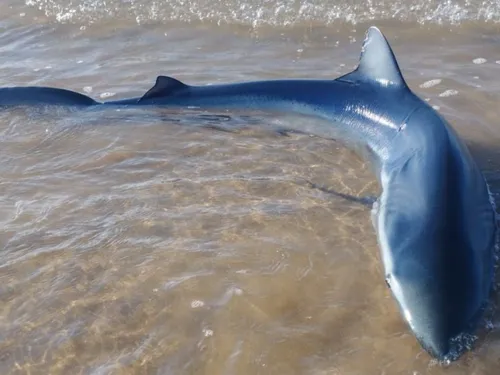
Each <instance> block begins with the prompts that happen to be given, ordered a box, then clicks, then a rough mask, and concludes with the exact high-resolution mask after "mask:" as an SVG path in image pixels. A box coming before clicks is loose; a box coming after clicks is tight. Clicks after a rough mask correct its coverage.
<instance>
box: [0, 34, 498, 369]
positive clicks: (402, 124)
mask: <svg viewBox="0 0 500 375" xmlns="http://www.w3.org/2000/svg"><path fill="white" fill-rule="evenodd" d="M35 89H36V90H39V91H37V92H36V93H37V96H38V98H35V97H33V96H31V93H34V91H30V90H35ZM6 90H7V91H6ZM8 90H10V91H8ZM44 95H46V96H45V97H44ZM7 97H8V98H7ZM42 98H45V99H42ZM16 101H17V102H16ZM16 103H20V104H27V105H32V104H36V103H40V104H61V105H76V106H84V107H90V106H131V105H134V106H135V105H153V106H166V107H199V108H202V109H206V108H221V109H252V108H253V109H259V110H266V109H269V110H278V111H284V112H290V111H293V112H298V113H303V114H308V115H315V116H319V117H321V118H324V119H326V120H328V121H329V122H330V123H331V127H332V130H335V133H340V134H343V135H344V136H345V139H347V140H349V141H354V142H355V143H357V144H360V145H362V147H365V148H367V149H368V151H369V155H370V157H371V159H372V161H373V165H374V167H375V173H376V175H377V178H378V181H379V183H380V186H381V188H382V193H381V195H380V197H379V198H378V200H377V202H376V204H375V205H374V208H373V210H372V219H373V223H374V227H375V230H376V233H377V238H378V243H379V247H380V250H381V258H382V261H383V265H384V270H385V280H386V282H387V284H388V285H389V287H390V288H391V291H392V294H393V296H394V297H395V299H396V301H397V303H398V305H399V308H400V311H401V314H402V316H403V318H404V319H405V320H406V322H407V323H408V325H409V327H410V328H411V330H412V331H413V333H414V334H415V336H416V338H417V339H418V341H419V342H420V344H421V345H422V347H423V348H424V349H425V350H426V351H427V352H428V353H429V354H431V355H432V356H433V357H435V358H437V359H440V360H454V359H457V358H458V357H459V356H460V355H461V354H462V352H463V350H464V349H463V345H460V338H461V337H463V336H464V334H466V333H471V332H472V331H473V330H474V329H475V327H476V325H477V321H478V319H479V317H480V316H481V312H482V311H483V308H484V306H485V303H486V302H487V301H488V297H489V293H490V290H491V287H492V280H493V261H494V257H493V253H494V252H493V250H494V247H495V240H496V217H495V211H494V207H493V205H492V201H491V199H490V194H489V191H488V187H487V184H486V182H485V179H484V177H483V175H482V173H481V172H480V170H479V168H478V167H477V165H476V164H475V162H474V160H473V159H472V157H471V155H470V154H469V152H468V150H467V148H466V146H465V145H464V143H463V142H462V141H461V140H460V138H459V137H458V135H457V134H456V133H455V131H454V130H453V129H452V128H451V126H450V125H449V124H448V123H447V121H446V120H445V119H444V118H443V117H441V116H440V115H439V114H438V113H437V112H436V111H435V110H434V109H433V108H431V107H430V106H429V105H428V104H427V103H425V102H424V101H422V100H421V99H420V98H419V97H418V96H416V95H415V94H414V93H413V92H412V91H411V90H410V89H409V87H408V86H407V84H406V83H405V81H404V79H403V76H402V74H401V72H400V69H399V67H398V64H397V62H396V59H395V56H394V54H393V52H392V50H391V47H390V46H389V44H388V42H387V40H386V39H385V37H384V36H383V34H382V33H381V32H380V31H379V30H378V29H377V28H375V27H372V28H370V29H369V30H368V32H367V35H366V39H365V41H364V44H363V48H362V54H361V58H360V62H359V65H358V67H357V68H356V69H355V70H354V71H353V72H351V73H349V74H346V75H344V76H342V77H339V78H337V79H333V80H278V81H256V82H244V83H235V84H225V85H210V86H190V85H186V84H184V83H182V82H180V81H178V80H176V79H174V78H171V77H165V76H160V77H158V78H157V81H156V84H155V86H154V87H153V88H152V89H150V90H149V91H148V92H147V93H146V94H145V95H144V96H142V97H140V98H131V99H125V100H118V101H110V102H105V103H99V102H96V101H94V100H93V99H91V98H88V97H86V96H84V95H81V94H77V93H72V92H68V91H66V90H60V89H51V88H4V89H0V106H2V105H4V106H5V105H15V104H16ZM325 132H326V133H328V129H325ZM319 135H324V134H319Z"/></svg>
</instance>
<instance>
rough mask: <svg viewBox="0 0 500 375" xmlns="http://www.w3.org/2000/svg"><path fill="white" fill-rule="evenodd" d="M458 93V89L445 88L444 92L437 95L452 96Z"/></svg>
mask: <svg viewBox="0 0 500 375" xmlns="http://www.w3.org/2000/svg"><path fill="white" fill-rule="evenodd" d="M457 94H458V91H457V90H451V89H450V90H446V91H444V92H442V93H441V94H439V96H440V97H441V98H446V97H448V96H454V95H457Z"/></svg>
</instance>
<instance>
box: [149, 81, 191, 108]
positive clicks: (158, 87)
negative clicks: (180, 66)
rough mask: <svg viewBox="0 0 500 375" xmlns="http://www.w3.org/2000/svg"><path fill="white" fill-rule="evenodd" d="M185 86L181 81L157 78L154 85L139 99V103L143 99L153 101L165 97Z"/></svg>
mask: <svg viewBox="0 0 500 375" xmlns="http://www.w3.org/2000/svg"><path fill="white" fill-rule="evenodd" d="M186 87H187V85H186V84H184V83H182V82H181V81H179V80H177V79H175V78H172V77H167V76H158V77H157V78H156V83H155V85H154V86H153V87H152V88H151V89H149V91H148V92H146V93H145V94H144V95H143V96H142V98H140V99H139V102H141V101H142V100H145V99H153V98H159V97H165V96H169V95H171V94H173V93H174V92H176V91H178V90H180V89H183V88H186Z"/></svg>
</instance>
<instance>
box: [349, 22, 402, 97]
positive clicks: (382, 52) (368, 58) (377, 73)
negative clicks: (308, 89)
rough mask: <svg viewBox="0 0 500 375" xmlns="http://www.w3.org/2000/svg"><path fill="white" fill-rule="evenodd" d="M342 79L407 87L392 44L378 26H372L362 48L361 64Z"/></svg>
mask: <svg viewBox="0 0 500 375" xmlns="http://www.w3.org/2000/svg"><path fill="white" fill-rule="evenodd" d="M341 79H344V80H356V81H372V82H377V83H379V84H380V85H382V86H400V87H406V82H405V80H404V78H403V75H402V74H401V71H400V69H399V66H398V63H397V61H396V57H395V56H394V53H393V52H392V49H391V46H390V45H389V43H388V42H387V39H386V38H385V37H384V35H383V34H382V32H381V31H380V30H379V29H378V28H377V27H374V26H372V27H370V28H369V29H368V31H367V32H366V38H365V40H364V42H363V47H362V48H361V57H360V58H359V65H358V67H357V68H356V70H354V71H353V72H352V73H349V74H347V75H345V76H343V77H341Z"/></svg>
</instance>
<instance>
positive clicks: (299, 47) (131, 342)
mask: <svg viewBox="0 0 500 375" xmlns="http://www.w3.org/2000/svg"><path fill="white" fill-rule="evenodd" d="M153 3H154V4H156V5H152V4H153ZM210 4H212V5H210ZM328 4H329V3H328V2H325V1H323V2H320V1H311V2H307V3H306V2H300V3H299V2H286V1H284V2H277V3H276V4H274V3H273V4H270V3H267V2H259V1H253V2H225V3H220V2H215V3H211V2H204V1H198V2H189V3H188V2H181V1H176V2H175V1H173V2H168V4H166V3H162V2H146V1H143V2H140V1H118V0H111V1H106V2H104V1H86V0H79V1H62V0H61V1H59V0H44V1H41V0H40V1H37V0H28V1H26V3H23V2H19V1H7V2H4V3H3V5H0V14H1V15H2V16H0V17H1V18H0V27H1V28H2V33H1V34H0V53H1V56H2V59H1V60H0V71H1V76H0V85H2V86H11V85H28V84H36V85H49V86H56V87H64V88H68V89H73V90H76V91H78V92H82V93H87V94H88V95H90V96H92V97H94V98H96V99H100V98H113V99H115V98H125V97H129V96H138V95H141V94H143V93H144V92H145V91H146V90H147V89H149V88H150V87H151V86H152V85H153V83H154V79H155V77H156V76H157V75H159V74H167V75H171V76H174V77H176V78H178V79H181V80H183V81H185V82H186V83H192V84H208V83H217V82H233V81H240V80H251V79H270V78H294V77H298V78H332V77H336V76H338V75H340V74H343V73H346V72H348V71H350V70H351V69H352V68H353V67H354V66H355V65H356V64H357V60H358V56H359V52H360V47H361V41H362V39H363V35H364V32H365V31H366V28H367V27H368V26H369V25H372V24H375V25H378V26H380V27H381V29H382V30H383V32H384V33H385V34H386V35H387V37H388V39H389V41H390V42H391V44H392V46H393V48H394V51H395V53H396V56H397V57H398V60H399V63H400V66H401V68H402V70H403V73H404V75H405V78H406V79H407V82H408V83H409V85H410V86H411V88H412V89H413V90H414V91H415V92H417V93H418V94H419V95H420V96H421V97H422V98H425V99H428V100H429V101H430V103H431V104H432V105H434V106H435V107H436V108H437V109H438V110H439V112H440V113H442V114H443V115H444V116H445V117H446V118H447V119H448V120H449V121H450V122H451V123H452V124H453V126H454V127H455V128H456V129H457V130H458V131H459V133H460V134H461V135H462V137H463V138H464V139H465V140H466V142H467V143H468V144H469V145H470V148H471V151H472V152H473V154H474V156H475V157H476V160H477V162H478V164H479V165H480V166H481V168H482V170H483V171H484V173H485V175H486V177H487V179H488V181H489V183H490V185H491V188H492V192H493V195H494V196H495V197H498V193H499V192H500V182H499V181H500V173H499V171H500V152H499V151H498V150H499V146H500V127H499V125H498V111H499V109H498V102H499V99H500V90H499V89H498V82H497V77H499V76H500V37H499V35H500V34H499V26H498V24H497V23H496V22H495V20H496V19H498V15H499V14H500V11H499V10H498V4H497V3H496V2H481V3H478V4H475V3H474V2H464V3H460V2H447V3H443V4H444V5H440V4H439V3H430V2H412V4H413V5H414V6H415V7H417V8H415V9H413V10H408V9H406V8H407V3H404V2H401V1H400V2H394V3H393V2H391V3H387V4H384V3H380V4H378V5H372V7H371V8H369V7H368V8H367V7H364V6H363V4H364V3H361V2H349V3H348V4H347V5H336V6H333V7H330V6H329V5H328ZM339 4H340V3H339ZM342 4H344V3H342ZM446 4H447V5H446ZM445 5H446V6H445ZM398 6H399V8H397V9H400V10H399V11H398V10H397V9H396V7H398ZM280 7H281V8H280ZM278 8H279V9H278ZM327 9H330V10H329V11H326V10H327ZM370 9H371V10H370ZM401 9H402V10H401ZM335 12H337V13H335ZM393 15H394V16H395V17H393ZM393 18H394V19H393ZM315 121H318V120H314V119H311V118H306V117H300V116H292V115H287V116H284V115H278V114H273V113H259V112H249V113H243V112H238V113H230V112H224V111H219V112H206V113H199V112H196V111H192V110H159V109H130V110H116V109H110V110H105V111H104V110H102V111H92V110H84V111H76V112H75V111H69V110H65V109H54V108H47V109H37V110H35V109H31V110H26V109H15V110H8V111H4V112H2V113H0V141H1V146H2V147H1V151H0V176H1V178H0V192H1V194H0V223H1V226H2V231H0V245H1V249H2V251H1V253H0V301H1V304H0V373H1V374H228V375H229V374H238V375H244V374H252V375H253V374H311V375H312V374H314V375H320V374H342V375H344V374H386V375H389V374H412V375H417V374H418V375H421V374H453V375H459V374H496V373H497V371H498V358H499V357H500V330H499V328H498V327H499V326H500V313H498V312H496V310H495V309H494V306H495V305H496V304H497V303H498V296H493V298H492V306H493V308H492V309H491V311H490V312H489V314H488V319H487V321H484V322H483V323H482V328H481V329H480V330H479V332H478V333H479V336H480V339H479V340H478V342H477V344H476V346H475V348H474V350H473V351H471V352H469V353H467V354H466V355H465V356H463V357H462V358H461V359H460V360H459V361H457V362H455V363H453V364H451V365H450V366H442V365H439V364H437V363H435V362H434V361H433V360H431V359H430V357H429V356H428V355H427V354H426V353H425V352H424V351H423V350H422V349H421V348H420V346H419V345H418V343H417V342H416V341H415V339H414V337H413V336H412V335H411V333H410V332H409V330H408V329H407V327H406V326H405V324H404V323H403V321H402V319H401V317H400V314H399V312H398V311H397V308H396V305H395V302H394V300H393V298H392V297H391V295H390V292H389V290H388V289H387V288H386V285H385V282H384V278H383V273H382V265H381V262H380V258H379V250H378V247H377V243H376V238H375V233H374V231H373V229H372V226H371V223H370V209H371V207H370V202H371V197H374V196H377V194H378V192H379V190H378V186H377V183H376V181H375V177H374V175H373V174H372V173H371V171H370V168H369V165H367V164H366V163H365V162H364V161H363V160H362V159H360V158H359V157H358V156H357V155H356V154H355V153H354V152H353V151H351V150H349V149H347V148H346V147H344V146H343V145H342V144H341V143H339V142H336V141H333V140H328V139H321V138H317V137H310V136H308V135H302V134H295V133H291V134H283V132H281V131H280V130H281V129H286V128H290V127H291V128H294V129H300V127H301V125H302V124H303V126H304V127H305V128H307V127H310V126H314V125H315ZM318 126H320V124H319V123H318ZM346 195H347V197H346ZM349 197H352V199H349ZM358 198H359V199H358ZM498 203H499V202H497V204H498Z"/></svg>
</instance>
